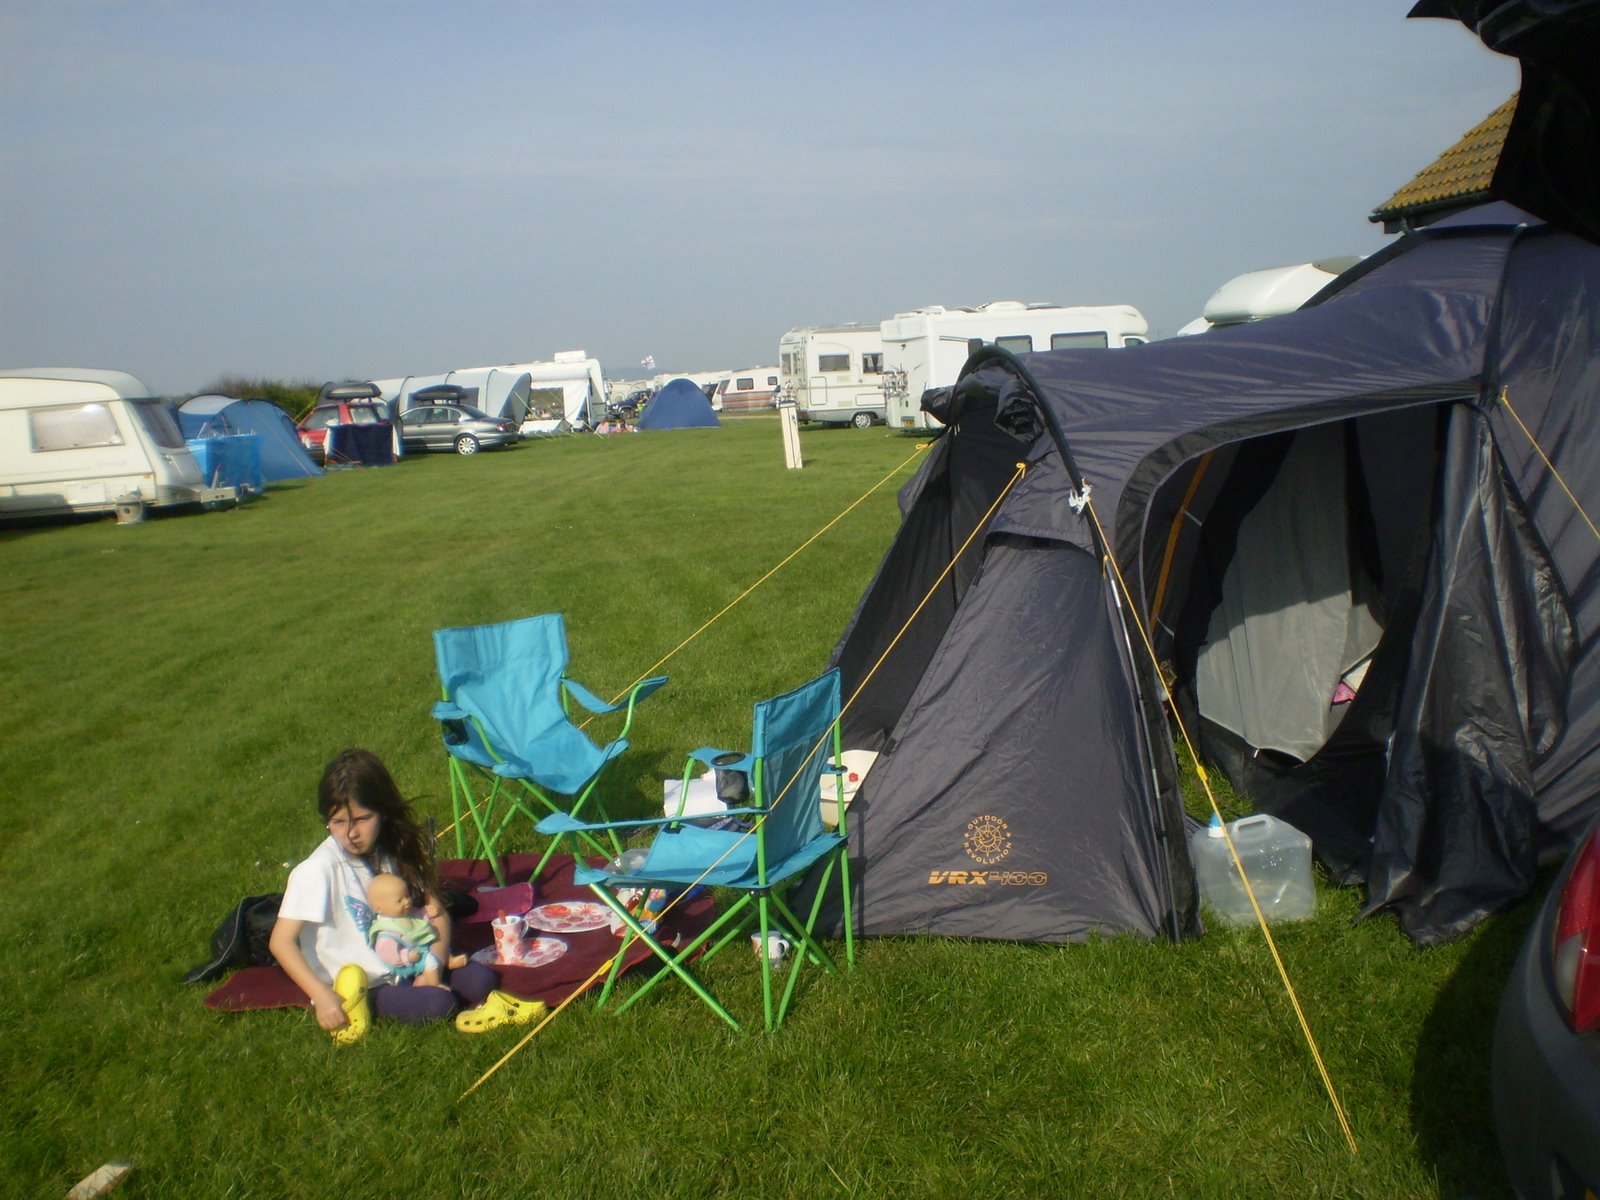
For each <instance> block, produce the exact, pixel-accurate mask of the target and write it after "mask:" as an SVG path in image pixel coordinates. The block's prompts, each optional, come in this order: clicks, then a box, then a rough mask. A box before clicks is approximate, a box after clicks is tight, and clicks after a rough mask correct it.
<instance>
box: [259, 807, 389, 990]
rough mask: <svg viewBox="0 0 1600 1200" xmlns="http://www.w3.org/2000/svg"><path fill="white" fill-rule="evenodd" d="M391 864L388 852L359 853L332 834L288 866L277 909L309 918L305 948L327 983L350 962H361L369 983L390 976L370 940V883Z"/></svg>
mask: <svg viewBox="0 0 1600 1200" xmlns="http://www.w3.org/2000/svg"><path fill="white" fill-rule="evenodd" d="M392 870H394V864H393V863H392V862H390V861H389V860H388V858H387V856H378V855H374V856H373V858H372V859H371V860H368V859H364V858H357V857H356V856H355V855H353V854H348V853H346V852H345V851H344V849H343V848H342V847H340V845H339V843H338V842H337V841H335V840H334V839H333V837H332V836H329V837H328V838H327V839H325V840H324V841H323V843H322V844H321V845H320V846H318V847H317V848H316V849H315V850H313V851H312V852H311V854H310V855H309V856H308V857H307V858H306V860H305V861H304V862H302V863H300V865H299V866H297V867H295V868H294V870H292V871H290V872H289V883H288V885H287V886H286V887H285V888H284V889H283V902H282V903H281V904H280V905H279V906H278V915H279V916H280V917H285V918H287V919H289V920H291V921H303V922H305V923H304V924H303V925H302V926H301V927H300V953H301V954H303V955H305V959H306V962H307V964H308V965H309V966H310V967H311V969H312V970H313V971H315V972H316V974H317V976H318V977H319V978H320V979H321V980H322V981H323V982H324V983H327V984H330V985H331V984H332V983H333V977H334V976H335V975H336V974H338V972H339V968H341V967H343V966H344V965H345V964H346V963H360V964H361V966H362V969H363V970H365V971H366V973H367V979H368V982H369V983H374V984H376V983H383V982H386V981H387V980H388V977H389V965H388V964H387V963H385V962H384V961H383V959H381V958H379V957H378V952H377V951H376V950H374V949H373V948H372V947H371V946H370V945H369V944H368V943H367V927H368V926H369V925H370V924H371V923H372V909H371V908H370V907H369V906H368V904H367V885H368V884H370V883H371V882H372V877H373V875H374V874H376V873H378V872H379V871H392Z"/></svg>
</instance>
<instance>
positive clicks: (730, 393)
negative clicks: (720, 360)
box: [711, 367, 778, 412]
mask: <svg viewBox="0 0 1600 1200" xmlns="http://www.w3.org/2000/svg"><path fill="white" fill-rule="evenodd" d="M777 396H778V368H777V367H746V368H745V369H744V370H742V371H735V372H734V373H733V374H731V375H729V376H728V377H727V378H726V379H724V380H722V382H720V383H718V384H717V391H716V394H715V395H714V396H712V397H711V407H712V408H713V409H714V410H716V411H717V412H754V411H756V410H758V409H764V408H771V407H772V404H773V401H774V400H776V399H777Z"/></svg>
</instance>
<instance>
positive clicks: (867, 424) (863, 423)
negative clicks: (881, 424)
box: [850, 413, 872, 429]
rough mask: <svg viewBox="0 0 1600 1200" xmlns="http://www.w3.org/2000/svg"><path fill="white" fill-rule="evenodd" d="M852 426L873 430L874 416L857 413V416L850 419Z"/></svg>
mask: <svg viewBox="0 0 1600 1200" xmlns="http://www.w3.org/2000/svg"><path fill="white" fill-rule="evenodd" d="M850 424H852V425H854V426H855V427H856V428H857V429H871V428H872V414H871V413H857V414H856V415H855V416H853V417H851V418H850Z"/></svg>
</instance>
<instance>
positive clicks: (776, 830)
mask: <svg viewBox="0 0 1600 1200" xmlns="http://www.w3.org/2000/svg"><path fill="white" fill-rule="evenodd" d="M839 754H840V740H839V672H838V671H837V669H834V670H830V671H828V672H827V673H826V674H824V675H822V676H820V677H819V678H817V679H814V680H812V681H811V682H810V683H808V684H805V685H804V686H802V687H799V688H797V689H795V690H794V691H792V692H789V693H787V694H786V695H782V696H778V697H776V698H775V699H772V700H766V701H763V702H762V703H760V704H757V705H756V706H755V716H754V720H753V723H752V732H751V749H750V752H749V753H748V754H742V755H741V754H730V753H728V752H725V751H721V750H714V749H711V748H709V747H707V748H704V749H700V750H695V751H693V752H692V753H691V754H690V755H689V762H688V765H687V766H686V768H685V770H684V779H685V782H686V783H687V780H688V778H689V776H690V774H691V773H692V772H693V771H694V769H695V767H696V765H697V764H700V765H702V767H704V766H713V765H714V766H716V767H720V768H723V769H725V770H736V771H743V772H746V773H747V774H748V775H749V779H750V792H751V803H750V806H749V807H747V808H734V809H730V810H729V811H728V813H727V815H728V816H732V817H742V818H753V819H754V829H753V830H750V831H741V830H737V829H710V828H705V827H703V826H700V825H696V824H692V823H689V822H685V821H680V820H677V819H675V818H672V817H664V818H654V819H650V820H642V821H613V822H609V823H607V824H603V825H602V824H584V823H583V822H581V821H578V820H575V819H574V818H572V817H570V816H567V815H564V814H554V815H551V816H548V817H546V818H544V820H542V821H540V822H539V828H540V830H542V831H543V832H546V833H552V834H560V833H572V834H579V833H588V834H590V835H593V834H596V833H600V832H608V833H614V832H615V831H616V830H618V829H625V828H638V827H645V826H654V827H657V828H658V829H659V832H658V833H657V834H656V837H655V840H654V841H653V842H652V843H651V845H650V849H649V851H648V853H647V855H646V857H645V860H644V862H643V864H641V865H640V866H639V867H638V869H637V870H635V871H633V872H632V873H630V874H626V875H619V874H612V873H611V872H609V871H607V870H604V869H600V870H593V869H588V868H584V867H580V868H579V869H578V870H577V872H576V873H575V875H574V880H575V881H576V882H577V883H581V884H587V885H588V886H589V887H590V889H591V890H593V891H594V893H595V894H596V896H598V897H599V898H600V899H601V900H603V901H604V902H605V903H606V904H607V905H608V906H609V907H610V908H611V910H612V911H613V912H615V913H616V914H617V916H618V917H619V918H620V919H621V921H622V923H623V925H624V927H625V928H624V930H623V933H622V947H621V949H620V950H619V951H618V953H617V955H616V958H615V959H614V960H613V963H612V970H611V976H610V978H608V979H607V980H606V983H605V986H604V988H602V990H601V993H600V999H599V1003H600V1004H602V1005H603V1004H605V1003H606V1001H607V999H608V998H609V997H610V995H611V991H612V987H613V985H614V984H615V983H616V980H617V976H618V975H619V974H620V972H621V966H622V963H623V961H624V958H625V956H626V953H627V950H628V948H629V946H630V945H631V944H632V943H633V941H634V940H639V941H642V942H644V943H645V944H646V945H647V946H649V948H650V950H651V951H652V952H653V953H654V954H655V955H656V956H657V958H659V959H660V960H661V963H662V964H663V965H662V966H661V967H660V968H659V969H658V970H657V972H656V973H655V974H654V975H653V976H652V977H651V978H650V979H648V980H647V981H646V982H645V983H644V984H643V985H641V986H640V987H639V988H638V990H636V991H635V992H633V993H632V994H631V995H630V996H629V997H628V998H627V999H626V1000H625V1001H623V1003H622V1004H620V1005H618V1007H617V1011H618V1012H621V1011H622V1010H623V1009H625V1008H627V1007H628V1006H629V1005H630V1004H632V1003H633V1002H634V1001H635V1000H637V999H639V998H640V997H641V996H643V995H645V994H646V993H647V992H649V991H650V990H651V989H652V988H654V987H655V985H656V984H657V983H660V982H661V981H663V980H665V979H668V978H673V977H676V978H678V979H680V980H682V981H683V982H684V983H685V984H687V985H688V986H689V988H690V989H691V990H693V992H694V993H695V995H697V996H699V997H700V999H702V1000H703V1001H705V1002H706V1004H708V1005H709V1006H710V1007H711V1009H712V1010H713V1011H714V1012H715V1013H716V1014H717V1015H718V1016H720V1017H721V1018H722V1019H723V1020H724V1021H726V1022H728V1024H729V1025H732V1026H733V1027H734V1028H735V1029H739V1028H740V1024H739V1022H738V1021H737V1020H736V1019H735V1018H734V1017H733V1015H732V1014H731V1013H729V1012H728V1010H727V1009H726V1008H725V1007H723V1005H722V1004H721V1003H720V1002H719V1001H718V1000H717V999H716V997H714V996H713V995H712V994H711V993H710V991H708V990H707V989H706V987H705V985H704V984H702V983H701V982H700V981H699V980H698V979H697V978H695V976H694V975H693V974H691V973H690V971H689V968H688V964H689V962H690V961H692V960H693V959H694V958H695V957H696V956H697V955H700V954H702V953H703V954H704V956H705V957H707V958H709V957H711V956H712V955H714V954H716V953H717V952H718V951H720V950H722V949H723V948H724V947H726V946H728V945H730V944H735V943H742V944H746V945H748V943H745V937H746V935H747V934H749V933H751V932H755V933H756V934H757V935H758V936H759V938H760V941H759V942H758V943H757V946H758V947H759V948H760V949H761V953H759V954H758V955H757V958H758V959H759V960H760V963H761V993H762V1002H763V1011H764V1017H765V1022H766V1028H767V1031H768V1032H769V1033H770V1032H772V1031H773V1030H775V1029H777V1028H778V1026H779V1025H781V1024H782V1023H783V1019H784V1016H785V1015H786V1014H787V1013H788V1011H789V1005H790V1001H791V1000H792V998H793V996H794V990H795V982H796V981H797V980H798V979H799V977H800V971H801V968H802V967H803V966H805V965H806V964H807V963H810V964H814V965H816V966H819V967H821V968H823V969H824V970H825V971H827V972H829V973H830V974H832V973H837V968H836V967H835V966H834V963H833V960H832V959H831V958H830V957H829V956H828V954H827V952H826V951H824V950H823V949H822V947H821V946H820V945H819V944H818V943H817V940H816V938H815V937H814V936H813V932H812V931H813V928H814V926H815V925H816V920H817V913H818V911H819V910H820V909H821V907H822V900H823V896H824V894H825V893H826V890H827V888H828V885H829V883H830V882H831V880H832V877H833V872H834V868H835V867H838V869H839V886H840V896H841V899H842V900H843V902H844V911H845V912H846V913H848V912H849V907H848V905H849V895H850V876H849V863H848V861H847V859H846V858H845V854H844V850H845V828H844V816H843V814H844V805H843V804H842V803H841V804H840V805H839V813H840V824H839V831H838V832H837V833H833V832H830V831H829V830H827V829H826V828H825V827H824V826H823V823H822V813H821V805H820V800H821V791H820V782H821V778H822V773H823V770H824V768H825V767H827V766H828V765H829V764H831V763H836V762H837V761H838V757H839ZM834 778H835V780H836V781H837V783H836V786H837V787H839V788H840V795H841V797H842V789H843V774H842V773H837V774H835V776H834ZM820 862H826V866H825V867H824V869H823V873H822V876H821V878H820V879H819V880H818V885H817V888H816V894H815V896H814V898H813V899H812V902H811V905H810V907H809V909H808V911H807V912H806V916H805V919H804V920H801V919H800V917H799V916H797V915H796V914H795V912H794V911H793V910H792V909H791V908H790V907H789V905H788V903H787V902H786V901H785V899H784V895H783V893H784V892H785V891H786V890H787V888H788V886H789V885H790V884H791V883H793V882H795V881H796V880H798V879H799V878H800V877H801V876H802V875H804V874H805V872H807V871H808V870H809V869H810V868H811V867H812V866H813V865H815V864H818V863H820ZM697 884H706V885H711V886H714V887H717V888H725V889H728V890H729V891H731V892H734V893H735V894H736V895H735V898H734V899H733V900H732V901H731V902H730V903H729V904H728V907H727V909H726V911H724V912H723V913H721V914H720V915H719V916H718V917H717V918H716V920H715V921H713V922H712V924H711V926H710V927H709V928H708V929H706V930H705V931H704V932H703V933H701V934H700V935H699V936H698V937H695V938H694V939H693V940H691V941H690V942H688V943H687V944H686V945H683V946H678V947H671V948H669V947H668V946H667V945H665V944H664V943H663V942H662V941H661V940H660V939H659V938H658V937H657V936H656V931H655V929H654V928H653V925H654V922H652V921H650V920H649V919H648V917H647V916H641V915H640V914H638V913H635V912H633V911H631V910H630V909H629V907H628V906H627V905H626V904H624V903H623V902H622V900H621V899H619V897H618V895H617V892H618V891H619V890H620V889H629V888H631V889H655V888H659V889H662V890H663V891H665V892H666V893H667V894H669V895H670V894H674V893H679V892H682V891H684V890H685V889H687V888H690V887H693V886H695V885H697ZM643 907H644V905H642V904H641V905H640V908H641V909H643ZM774 934H777V935H781V936H784V937H787V938H789V939H790V941H791V942H792V944H793V959H792V964H793V965H792V966H791V967H790V969H789V972H790V973H789V980H788V983H787V984H786V985H785V986H784V989H783V995H782V997H781V998H780V999H779V1001H778V1004H777V1006H776V1008H774V1005H773V986H772V984H773V978H772V976H773V965H774V964H773V961H772V959H771V957H769V955H768V954H767V953H766V952H765V951H766V948H767V947H768V946H769V945H770V943H769V940H768V939H769V937H770V936H772V935H774ZM844 934H845V961H846V965H847V966H850V967H853V966H854V965H855V942H854V940H853V937H852V933H851V928H850V923H849V921H848V919H847V920H846V922H845V930H844ZM745 953H749V951H748V949H746V951H745Z"/></svg>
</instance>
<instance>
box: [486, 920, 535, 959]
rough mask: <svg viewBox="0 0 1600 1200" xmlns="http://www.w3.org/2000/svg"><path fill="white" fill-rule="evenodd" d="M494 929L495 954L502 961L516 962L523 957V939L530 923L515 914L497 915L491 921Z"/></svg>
mask: <svg viewBox="0 0 1600 1200" xmlns="http://www.w3.org/2000/svg"><path fill="white" fill-rule="evenodd" d="M490 925H491V927H492V928H493V929H494V956H495V959H496V960H497V961H499V962H501V963H506V964H514V963H516V962H518V961H520V960H521V958H522V939H523V938H524V937H525V936H526V934H527V927H528V923H527V921H525V920H524V919H523V918H522V917H520V916H517V915H515V914H511V915H509V916H504V917H496V918H495V919H494V920H493V921H492V922H490Z"/></svg>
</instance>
